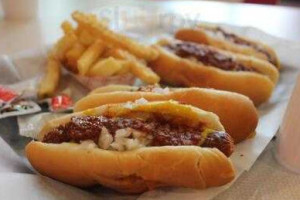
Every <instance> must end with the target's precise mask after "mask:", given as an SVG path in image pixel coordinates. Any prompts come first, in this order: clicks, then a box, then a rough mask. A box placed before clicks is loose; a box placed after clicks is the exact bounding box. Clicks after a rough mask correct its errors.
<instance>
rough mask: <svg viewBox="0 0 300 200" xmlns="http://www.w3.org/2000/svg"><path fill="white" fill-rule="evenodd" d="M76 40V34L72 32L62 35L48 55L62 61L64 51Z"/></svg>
mask: <svg viewBox="0 0 300 200" xmlns="http://www.w3.org/2000/svg"><path fill="white" fill-rule="evenodd" d="M76 41H77V36H76V35H75V34H74V33H71V34H67V35H65V36H63V37H62V38H61V39H60V40H59V41H58V42H57V43H56V44H55V46H54V47H53V49H52V50H51V51H50V56H52V57H54V58H55V59H57V60H60V61H62V60H63V59H64V56H65V53H66V52H67V51H68V50H69V49H70V48H71V47H72V46H73V45H74V43H75V42H76Z"/></svg>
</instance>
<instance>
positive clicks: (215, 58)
mask: <svg viewBox="0 0 300 200" xmlns="http://www.w3.org/2000/svg"><path fill="white" fill-rule="evenodd" d="M166 48H167V49H169V50H171V51H173V52H174V53H175V54H176V55H178V56H180V57H182V58H190V57H192V58H195V59H197V61H199V62H201V63H203V64H205V65H208V66H212V67H217V68H219V69H222V70H225V71H249V72H253V71H255V69H253V68H251V67H246V66H244V65H242V64H240V63H237V62H235V61H234V60H233V58H232V57H230V56H227V55H225V54H223V53H220V52H217V51H215V50H213V49H211V48H209V47H207V46H205V45H201V44H196V43H192V42H184V41H182V42H176V43H172V44H169V45H167V46H166Z"/></svg>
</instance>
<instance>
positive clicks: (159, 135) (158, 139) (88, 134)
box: [42, 116, 233, 155]
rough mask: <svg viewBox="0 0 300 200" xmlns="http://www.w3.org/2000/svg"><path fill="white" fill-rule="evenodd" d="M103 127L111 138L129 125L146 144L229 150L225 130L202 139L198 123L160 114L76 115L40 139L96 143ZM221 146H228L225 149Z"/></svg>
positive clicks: (228, 151) (44, 140)
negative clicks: (180, 121) (169, 119)
mask: <svg viewBox="0 0 300 200" xmlns="http://www.w3.org/2000/svg"><path fill="white" fill-rule="evenodd" d="M104 128H105V130H106V131H107V132H108V133H109V134H110V137H112V138H114V140H117V139H116V137H117V135H116V133H118V131H119V130H124V129H128V128H130V129H134V130H136V131H139V132H142V133H144V134H146V136H145V137H148V138H151V141H150V142H149V144H148V143H147V146H166V145H168V146H179V145H197V146H199V145H200V146H202V145H205V147H215V148H218V149H219V150H220V151H222V152H223V153H224V154H225V155H230V154H231V153H232V146H233V140H232V138H231V137H230V136H229V135H228V134H227V133H225V132H217V131H215V132H213V133H211V134H209V136H207V138H209V141H207V142H205V139H206V138H204V136H203V135H202V134H201V133H202V131H203V129H202V125H201V124H199V126H198V127H189V126H186V125H181V124H175V123H174V124H172V123H168V122H167V121H166V120H164V119H163V118H162V117H153V118H149V119H148V120H141V119H133V118H122V117H118V118H110V117H105V116H79V117H78V116H75V117H72V118H71V120H70V122H68V123H66V124H65V125H60V126H58V127H56V128H54V129H53V130H51V131H50V132H48V133H47V134H46V135H45V136H44V138H43V140H42V141H43V142H45V143H63V142H76V143H80V142H81V141H85V140H93V141H94V142H95V143H96V144H97V143H98V141H99V137H100V135H101V134H102V133H101V132H102V130H103V129H104ZM149 136H150V137H149ZM118 137H119V136H118ZM127 137H128V138H133V137H134V136H133V135H130V134H129V135H127ZM224 145H225V146H228V145H229V146H231V147H230V148H227V147H226V148H225V147H223V146H224Z"/></svg>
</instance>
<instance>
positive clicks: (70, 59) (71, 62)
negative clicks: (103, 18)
mask: <svg viewBox="0 0 300 200" xmlns="http://www.w3.org/2000/svg"><path fill="white" fill-rule="evenodd" d="M85 49H86V48H85V47H84V46H83V45H82V44H81V43H80V42H77V43H75V44H74V45H73V47H72V48H71V49H70V50H69V51H67V53H66V56H65V57H66V64H67V67H68V68H69V69H70V70H71V71H73V72H75V73H77V72H78V69H77V61H78V59H79V58H80V57H81V55H82V54H83V52H84V51H85Z"/></svg>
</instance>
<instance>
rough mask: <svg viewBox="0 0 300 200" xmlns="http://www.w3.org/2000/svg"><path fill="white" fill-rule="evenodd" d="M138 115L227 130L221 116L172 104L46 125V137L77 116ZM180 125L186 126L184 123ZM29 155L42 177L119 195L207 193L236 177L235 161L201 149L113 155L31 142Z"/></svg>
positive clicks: (107, 110) (98, 111)
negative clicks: (165, 189) (179, 190)
mask: <svg viewBox="0 0 300 200" xmlns="http://www.w3.org/2000/svg"><path fill="white" fill-rule="evenodd" d="M134 112H151V113H161V114H167V115H170V116H173V117H177V116H178V117H181V119H182V117H184V119H185V120H186V121H185V122H184V123H185V124H187V123H189V124H190V125H192V124H194V123H198V124H199V122H201V123H203V124H204V126H205V127H207V128H210V129H214V130H220V131H222V130H224V128H223V126H222V125H221V123H220V122H219V121H218V117H217V116H216V115H215V114H213V113H209V112H205V111H202V110H200V109H197V108H194V107H192V106H187V105H181V104H178V103H176V102H173V101H165V102H151V103H146V104H143V105H140V104H114V105H104V106H101V107H98V108H95V109H89V110H86V111H84V112H80V113H75V114H71V115H67V116H64V117H61V118H58V119H55V120H52V121H50V122H48V123H47V125H46V126H45V127H44V128H43V130H42V132H41V133H40V135H39V137H40V139H42V138H43V136H44V135H45V133H46V132H48V131H49V130H51V129H52V128H54V127H57V126H58V125H61V124H64V123H66V122H68V121H69V120H70V117H72V116H74V115H77V116H80V115H102V114H106V115H111V116H127V115H132V114H133V113H134ZM181 123H183V121H182V120H181ZM26 155H27V158H28V160H29V161H30V163H31V164H32V166H33V167H34V168H35V169H36V170H37V171H39V172H40V173H41V174H43V175H46V176H49V177H52V178H54V179H57V180H60V181H63V182H65V183H69V184H72V185H76V186H81V187H87V186H92V185H96V184H101V185H104V186H107V187H110V188H113V189H115V190H118V191H120V192H126V193H141V192H144V191H146V190H149V189H153V188H156V187H162V186H180V187H192V188H200V189H202V188H206V187H212V186H219V185H223V184H225V183H228V182H229V181H231V180H232V179H233V178H234V169H233V166H232V163H231V161H230V160H229V158H227V157H226V156H225V155H224V154H223V153H221V152H220V151H219V150H218V149H215V148H201V147H198V146H176V147H173V146H164V147H143V148H140V149H136V150H132V151H123V152H118V151H111V150H103V149H100V148H98V147H97V146H96V145H94V143H91V144H88V145H87V144H86V143H82V144H75V143H61V144H47V143H42V142H35V141H33V142H31V143H29V144H28V145H27V146H26Z"/></svg>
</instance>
